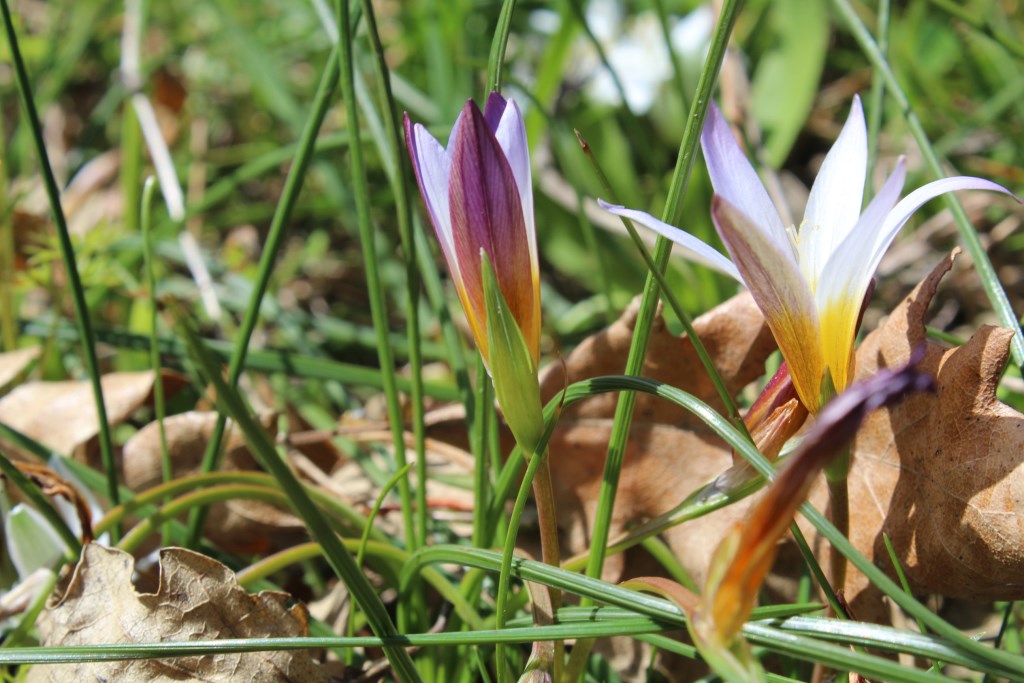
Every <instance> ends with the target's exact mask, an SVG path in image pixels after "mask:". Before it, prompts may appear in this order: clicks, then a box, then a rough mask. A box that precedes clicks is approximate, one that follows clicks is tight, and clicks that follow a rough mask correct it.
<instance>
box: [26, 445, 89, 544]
mask: <svg viewBox="0 0 1024 683" xmlns="http://www.w3.org/2000/svg"><path fill="white" fill-rule="evenodd" d="M15 466H16V467H17V468H18V469H19V470H21V473H22V474H24V475H25V476H26V477H28V479H29V480H30V481H31V482H32V483H33V484H35V485H36V486H38V487H39V490H40V491H42V492H43V495H45V496H51V497H54V496H60V497H61V498H63V499H64V500H66V501H67V502H68V503H69V504H70V505H71V506H72V507H73V508H74V510H75V515H76V516H77V517H78V525H79V527H80V528H81V529H82V542H83V543H89V542H90V541H92V539H93V537H92V513H91V512H90V511H89V501H88V500H87V499H86V498H85V496H83V495H82V493H81V492H80V491H79V490H78V489H77V488H76V487H75V485H74V484H72V483H71V482H69V481H68V480H67V479H65V478H64V477H62V476H60V475H59V474H57V473H56V472H54V471H53V470H51V469H50V468H49V467H47V466H45V465H37V464H36V463H31V462H19V463H15ZM10 488H14V487H13V486H12V487H10ZM8 495H10V496H11V499H12V500H18V498H20V497H21V495H22V494H21V492H20V491H9V492H8Z"/></svg>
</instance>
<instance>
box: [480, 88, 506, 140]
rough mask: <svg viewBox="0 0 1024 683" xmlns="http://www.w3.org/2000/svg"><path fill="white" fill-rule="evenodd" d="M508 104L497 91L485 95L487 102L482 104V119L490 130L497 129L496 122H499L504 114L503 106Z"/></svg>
mask: <svg viewBox="0 0 1024 683" xmlns="http://www.w3.org/2000/svg"><path fill="white" fill-rule="evenodd" d="M506 104H508V103H507V102H506V101H505V98H504V97H502V96H501V95H500V94H499V93H496V92H492V93H491V94H490V95H488V96H487V103H486V104H484V120H486V121H487V126H488V127H489V128H490V129H491V130H492V131H496V130H498V123H500V122H501V118H502V116H503V115H504V114H505V106H506Z"/></svg>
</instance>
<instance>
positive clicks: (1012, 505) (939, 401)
mask: <svg viewBox="0 0 1024 683" xmlns="http://www.w3.org/2000/svg"><path fill="white" fill-rule="evenodd" d="M954 256H955V254H954V255H951V256H950V257H948V258H947V259H946V260H944V261H943V262H942V263H941V264H939V266H938V267H937V268H936V269H935V270H934V271H933V272H932V274H931V275H929V276H928V277H927V278H925V280H924V281H923V282H922V283H921V284H920V285H918V286H917V288H915V289H914V291H913V292H912V293H911V294H910V295H909V296H908V297H907V298H906V299H905V300H904V301H903V302H902V303H901V304H900V305H899V306H897V307H896V309H895V310H893V312H892V313H891V314H890V315H889V317H888V318H887V319H886V320H885V322H884V323H883V324H882V325H881V326H880V327H879V328H878V329H876V330H875V331H873V332H872V333H871V334H869V335H868V336H867V338H866V339H865V340H864V342H863V343H862V344H861V346H860V348H859V349H858V352H857V368H858V369H857V375H858V377H864V376H867V375H869V374H871V373H874V372H876V371H877V370H878V369H879V368H883V367H894V366H898V365H902V364H904V363H906V361H907V359H908V357H909V354H910V350H911V349H912V348H914V347H916V346H920V345H925V347H926V354H925V358H924V361H923V362H922V364H921V367H922V368H925V369H927V370H928V371H930V372H933V373H934V374H935V376H936V382H937V384H938V392H937V393H936V394H933V395H927V394H922V395H917V396H913V397H911V398H908V399H907V400H906V401H904V402H903V403H902V404H901V405H899V406H897V407H895V408H892V409H889V410H885V411H878V412H876V413H874V414H873V415H871V416H869V417H868V419H867V420H866V422H865V424H864V426H863V427H862V428H861V430H860V432H858V435H857V439H856V442H855V446H854V460H853V465H852V469H851V472H850V479H849V483H850V506H851V510H850V516H851V519H850V538H851V540H852V541H853V542H854V544H855V545H856V546H857V547H858V548H859V549H860V551H861V552H863V553H864V554H866V555H867V556H868V557H869V558H871V559H872V560H874V561H875V563H876V565H878V566H880V567H884V568H886V570H887V571H888V572H889V573H890V574H893V570H892V563H891V561H890V559H889V555H888V553H887V552H886V549H885V545H884V542H883V540H882V532H885V533H887V534H888V535H889V537H890V538H891V540H892V543H893V546H894V547H895V550H896V553H897V556H898V558H899V560H900V562H901V563H902V565H903V567H904V569H905V570H906V572H907V577H908V579H909V580H910V583H911V586H912V588H913V589H914V590H915V592H918V593H935V594H939V595H944V596H948V597H960V598H969V599H973V600H1018V599H1021V598H1024V579H1022V577H1024V464H1022V463H1024V415H1021V414H1020V413H1018V412H1017V411H1016V410H1013V409H1012V408H1010V407H1009V406H1007V405H1005V404H1004V403H1002V402H1000V401H999V400H998V399H997V398H996V386H997V384H998V382H999V377H1000V375H1001V374H1002V371H1003V368H1004V367H1005V366H1006V362H1007V359H1008V358H1009V345H1010V339H1011V337H1012V333H1011V332H1010V331H1009V330H1005V329H1002V328H997V327H991V326H984V327H982V328H981V329H979V330H978V332H977V333H976V334H975V335H974V336H973V337H972V338H971V339H970V340H969V341H968V342H967V343H966V344H964V345H963V346H961V347H959V348H954V349H950V348H947V347H945V346H942V345H940V344H937V343H935V342H931V341H928V340H927V339H926V336H925V325H924V320H925V317H924V316H925V312H926V310H927V308H928V305H929V303H930V302H931V300H932V297H933V296H934V294H935V289H936V287H938V284H939V281H940V280H941V279H942V277H943V276H944V275H945V274H946V273H947V272H948V271H949V270H950V268H951V267H952V264H953V258H954ZM816 499H817V501H818V507H819V508H821V507H822V503H823V502H824V501H825V500H827V497H826V496H824V495H822V494H820V493H819V495H818V496H816ZM866 588H868V586H867V582H866V580H865V579H864V578H863V577H862V576H861V575H859V573H856V572H852V573H851V575H850V577H849V580H848V581H847V586H846V590H847V594H848V596H849V597H850V598H851V604H852V605H853V609H854V611H855V613H857V614H858V616H859V617H861V618H875V617H877V615H878V613H879V603H877V601H876V599H877V593H876V591H874V590H867V591H866V592H864V594H863V595H862V591H865V589H866Z"/></svg>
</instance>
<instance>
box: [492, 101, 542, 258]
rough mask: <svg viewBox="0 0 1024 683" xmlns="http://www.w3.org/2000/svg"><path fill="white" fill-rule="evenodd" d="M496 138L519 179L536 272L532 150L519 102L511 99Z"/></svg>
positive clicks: (528, 238) (513, 172)
mask: <svg viewBox="0 0 1024 683" xmlns="http://www.w3.org/2000/svg"><path fill="white" fill-rule="evenodd" d="M494 136H495V137H496V138H497V139H498V144H499V145H501V149H502V151H504V152H505V158H506V159H508V165H509V166H511V167H512V177H514V178H515V179H516V187H517V188H518V190H519V201H520V202H521V203H522V205H523V219H524V224H525V225H526V238H527V241H528V242H529V244H530V254H531V258H532V259H533V266H534V270H539V266H538V264H537V229H536V227H535V224H534V218H533V183H532V180H531V175H530V147H529V144H528V142H527V140H526V126H525V125H524V124H523V115H522V113H520V111H519V105H517V104H516V101H515V100H513V99H511V98H509V100H508V104H507V105H506V106H505V111H504V113H503V114H502V115H501V121H500V122H499V123H498V128H497V130H495V131H494Z"/></svg>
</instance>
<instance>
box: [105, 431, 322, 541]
mask: <svg viewBox="0 0 1024 683" xmlns="http://www.w3.org/2000/svg"><path fill="white" fill-rule="evenodd" d="M261 422H262V423H263V426H264V427H265V428H267V429H268V430H272V428H273V427H274V425H275V424H276V414H274V413H271V412H267V413H264V414H263V415H262V416H261ZM216 423H217V413H212V412H199V411H191V412H188V413H181V414H180V415H173V416H171V417H169V418H167V419H165V420H164V432H165V434H166V435H167V450H168V453H169V454H170V458H171V466H172V472H173V474H174V476H175V477H176V478H177V477H182V476H186V475H189V474H196V473H197V472H199V469H200V465H201V463H202V460H203V454H204V453H205V451H206V444H207V442H208V441H209V440H210V435H211V434H212V433H213V428H214V425H215V424H216ZM232 425H233V423H232V422H228V428H227V432H226V439H225V441H224V449H225V450H224V457H223V460H222V461H221V469H222V470H229V471H253V470H259V469H260V468H259V466H258V465H257V464H256V460H255V459H254V458H253V456H252V454H251V453H250V452H249V448H248V446H247V445H246V443H245V437H244V435H243V434H242V433H241V432H240V431H238V430H235V429H233V427H232ZM123 453H124V457H123V462H124V465H123V467H124V481H125V485H126V486H128V487H130V488H132V489H133V490H136V491H139V490H142V489H145V488H148V487H151V486H155V485H156V484H158V483H160V482H161V481H162V480H163V475H162V470H161V467H162V465H161V462H162V455H161V446H160V427H159V423H157V422H151V423H150V424H148V425H146V426H145V427H143V428H142V429H140V430H139V431H138V432H137V433H136V434H135V435H134V436H132V438H130V439H129V440H128V441H127V442H126V443H125V445H124V450H123ZM304 528H305V527H304V525H303V524H302V521H301V520H299V519H298V518H297V517H295V516H294V515H292V514H290V513H288V512H285V511H284V510H281V509H280V508H277V507H274V506H273V505H268V504H267V503H261V502H258V501H253V500H231V501H228V502H226V503H221V504H217V505H214V506H212V507H211V508H210V519H209V522H208V523H207V525H206V535H207V536H208V537H209V538H210V540H212V541H213V542H215V543H217V544H218V545H220V546H221V547H222V548H224V549H225V550H228V551H230V552H239V553H242V552H244V553H259V554H262V553H267V552H272V551H274V550H278V549H280V548H284V547H287V546H289V545H293V544H295V543H297V542H298V541H300V540H303V539H304V538H305V534H304V533H303V529H304Z"/></svg>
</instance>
